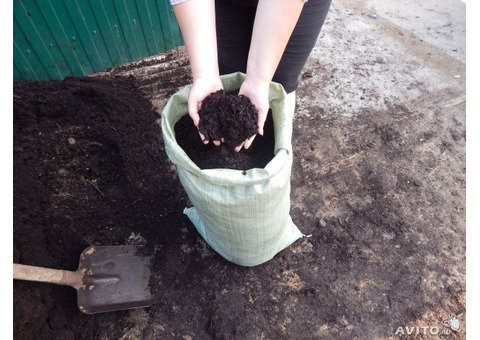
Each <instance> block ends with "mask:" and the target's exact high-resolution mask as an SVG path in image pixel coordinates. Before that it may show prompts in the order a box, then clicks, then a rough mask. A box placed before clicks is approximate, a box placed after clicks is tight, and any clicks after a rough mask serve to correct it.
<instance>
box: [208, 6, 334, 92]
mask: <svg viewBox="0 0 480 340" xmlns="http://www.w3.org/2000/svg"><path fill="white" fill-rule="evenodd" d="M298 1H301V0H298ZM256 2H258V1H253V4H252V1H248V0H243V1H242V0H240V1H235V0H216V1H215V8H216V25H217V45H218V64H219V68H220V74H228V73H233V72H243V73H245V72H246V70H247V58H248V50H249V48H250V40H251V37H252V30H253V22H254V19H255V11H256ZM331 2H332V0H309V1H308V2H307V3H306V4H305V5H304V7H303V10H302V13H301V14H300V18H299V19H298V22H297V25H296V26H295V29H294V30H293V33H292V36H291V37H290V40H289V41H288V44H287V47H286V49H285V52H284V53H283V56H282V59H281V60H280V63H279V65H278V67H277V70H276V72H275V75H274V76H273V81H275V82H278V83H280V84H282V85H283V88H284V89H285V91H286V92H287V93H290V92H293V91H295V90H296V89H297V87H298V77H299V76H300V73H301V72H302V69H303V67H304V66H305V63H306V62H307V59H308V56H309V55H310V53H311V51H312V49H313V47H314V46H315V43H316V41H317V38H318V35H319V34H320V29H321V28H322V25H323V23H324V22H325V18H326V17H327V13H328V9H329V8H330V4H331ZM247 3H248V5H247Z"/></svg>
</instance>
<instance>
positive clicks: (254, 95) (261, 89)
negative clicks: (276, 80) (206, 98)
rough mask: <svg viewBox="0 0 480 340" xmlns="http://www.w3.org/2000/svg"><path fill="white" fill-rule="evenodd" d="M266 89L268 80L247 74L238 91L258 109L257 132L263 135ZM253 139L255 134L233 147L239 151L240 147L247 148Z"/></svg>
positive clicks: (265, 114) (265, 115)
mask: <svg viewBox="0 0 480 340" xmlns="http://www.w3.org/2000/svg"><path fill="white" fill-rule="evenodd" d="M268 89H269V82H267V81H264V80H261V79H255V78H253V77H249V76H248V75H247V76H246V78H245V81H244V82H243V84H242V86H241V87H240V91H239V93H238V94H239V95H241V94H243V95H244V96H246V97H248V98H249V99H250V101H251V102H252V104H253V105H255V108H256V109H257V110H258V120H257V125H258V130H257V133H258V134H259V135H261V136H263V126H264V125H265V120H266V119H267V113H268V109H269V105H268ZM254 139H255V135H253V136H251V137H250V138H248V139H246V140H245V141H244V142H243V143H241V144H240V145H238V146H237V147H236V148H235V151H237V152H238V151H240V150H241V149H242V147H243V148H245V149H248V148H249V147H250V145H252V143H253V140H254Z"/></svg>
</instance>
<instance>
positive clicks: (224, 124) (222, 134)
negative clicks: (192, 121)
mask: <svg viewBox="0 0 480 340" xmlns="http://www.w3.org/2000/svg"><path fill="white" fill-rule="evenodd" d="M236 92H238V91H236ZM236 92H227V93H226V92H225V91H224V90H219V91H216V92H213V93H211V94H209V95H208V96H207V97H206V98H205V99H204V100H203V101H202V106H201V108H200V110H198V115H199V116H200V124H199V126H198V129H199V130H200V132H201V133H202V134H203V135H204V136H205V138H207V139H208V140H211V141H220V140H223V141H224V144H225V145H227V146H229V147H230V148H234V147H236V146H238V145H240V144H241V143H242V142H243V141H244V140H246V139H247V138H250V137H251V136H253V135H255V134H256V133H257V129H258V125H257V117H258V116H257V114H258V111H257V109H256V108H255V106H254V105H253V104H252V102H251V101H250V99H248V98H247V97H246V96H244V95H237V93H236Z"/></svg>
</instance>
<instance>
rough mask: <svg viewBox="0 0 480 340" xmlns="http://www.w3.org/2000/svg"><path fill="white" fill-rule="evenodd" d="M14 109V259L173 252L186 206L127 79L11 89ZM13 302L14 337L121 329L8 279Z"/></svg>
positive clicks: (67, 292) (64, 262) (115, 318)
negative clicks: (136, 248) (100, 248)
mask: <svg viewBox="0 0 480 340" xmlns="http://www.w3.org/2000/svg"><path fill="white" fill-rule="evenodd" d="M13 104H14V108H13V132H14V139H13V146H14V159H13V170H14V178H13V198H14V201H13V205H14V207H13V222H14V226H13V258H14V262H17V263H23V264H30V265H37V266H43V267H49V268H55V269H67V270H76V269H77V267H78V261H79V256H80V253H81V251H82V250H83V249H84V248H86V247H88V246H90V245H117V244H127V243H146V246H147V248H148V249H149V250H150V251H152V252H153V250H155V252H156V254H157V255H160V254H162V250H161V249H160V247H159V246H158V245H162V244H166V243H167V244H172V245H176V247H180V245H179V244H177V243H178V242H180V241H178V233H179V232H178V228H179V227H180V226H182V225H188V222H187V221H186V219H185V217H184V216H183V215H182V214H181V211H182V210H183V208H184V207H185V206H186V205H187V199H186V197H185V195H184V194H183V192H182V191H181V189H180V190H179V188H180V184H179V182H178V181H177V178H176V174H175V169H174V168H173V167H172V165H171V163H170V162H169V161H168V160H167V158H166V156H165V151H164V147H163V140H162V136H161V128H160V126H159V124H158V122H157V120H158V119H159V114H158V112H157V111H155V110H154V109H153V107H152V105H151V103H150V101H149V100H147V99H145V97H144V96H143V93H142V92H141V91H140V90H138V88H137V85H136V84H135V81H134V79H133V78H121V77H116V78H111V79H98V78H96V79H95V78H69V79H65V80H64V81H53V82H16V83H14V102H13ZM161 257H162V255H160V257H156V259H157V262H155V263H154V266H155V269H156V272H157V273H158V272H159V271H158V267H159V266H160V264H159V263H158V259H159V258H161ZM155 280H157V283H158V277H156V278H155ZM13 300H14V305H13V317H14V330H13V334H14V338H15V339H95V338H97V339H99V338H106V337H108V338H111V339H118V338H120V336H121V334H123V333H124V327H126V326H128V324H129V322H128V321H127V319H126V318H128V315H129V314H128V312H127V311H125V312H116V313H106V314H99V315H95V316H86V315H83V314H82V313H81V312H80V311H79V310H78V308H77V306H76V292H75V290H74V289H72V288H70V287H61V286H56V285H53V284H45V283H35V282H24V281H14V285H13ZM115 325H118V326H115ZM112 327H113V328H112ZM117 327H118V328H117Z"/></svg>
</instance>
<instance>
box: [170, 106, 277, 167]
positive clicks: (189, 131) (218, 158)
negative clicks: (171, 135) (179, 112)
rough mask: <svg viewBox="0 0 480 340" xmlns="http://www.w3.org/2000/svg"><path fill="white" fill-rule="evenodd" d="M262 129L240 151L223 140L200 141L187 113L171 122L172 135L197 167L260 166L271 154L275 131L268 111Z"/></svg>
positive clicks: (265, 163) (267, 160) (272, 153)
mask: <svg viewBox="0 0 480 340" xmlns="http://www.w3.org/2000/svg"><path fill="white" fill-rule="evenodd" d="M263 131H264V133H263V136H260V135H258V136H256V137H255V141H254V142H253V144H252V145H251V146H250V148H249V149H248V150H245V149H242V150H241V151H240V152H235V150H234V149H233V148H231V147H229V146H227V145H225V143H223V144H221V145H220V146H215V145H213V143H208V144H203V143H202V142H201V141H200V137H199V136H198V132H197V129H196V127H195V125H193V122H192V119H191V118H190V116H189V115H185V116H183V117H182V118H181V119H180V120H179V121H178V122H177V123H176V124H175V139H176V140H177V143H178V145H179V146H180V147H181V148H182V149H183V150H184V151H185V152H186V153H187V155H188V157H190V159H191V160H192V161H193V162H194V163H195V164H197V165H198V167H199V168H200V169H219V168H220V169H221V168H226V169H236V170H248V169H253V168H264V167H265V166H266V165H267V164H268V162H270V161H271V160H272V158H273V157H274V156H275V154H274V151H275V134H274V128H273V117H272V114H271V112H270V111H269V113H268V115H267V120H266V121H265V126H264V129H263Z"/></svg>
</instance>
